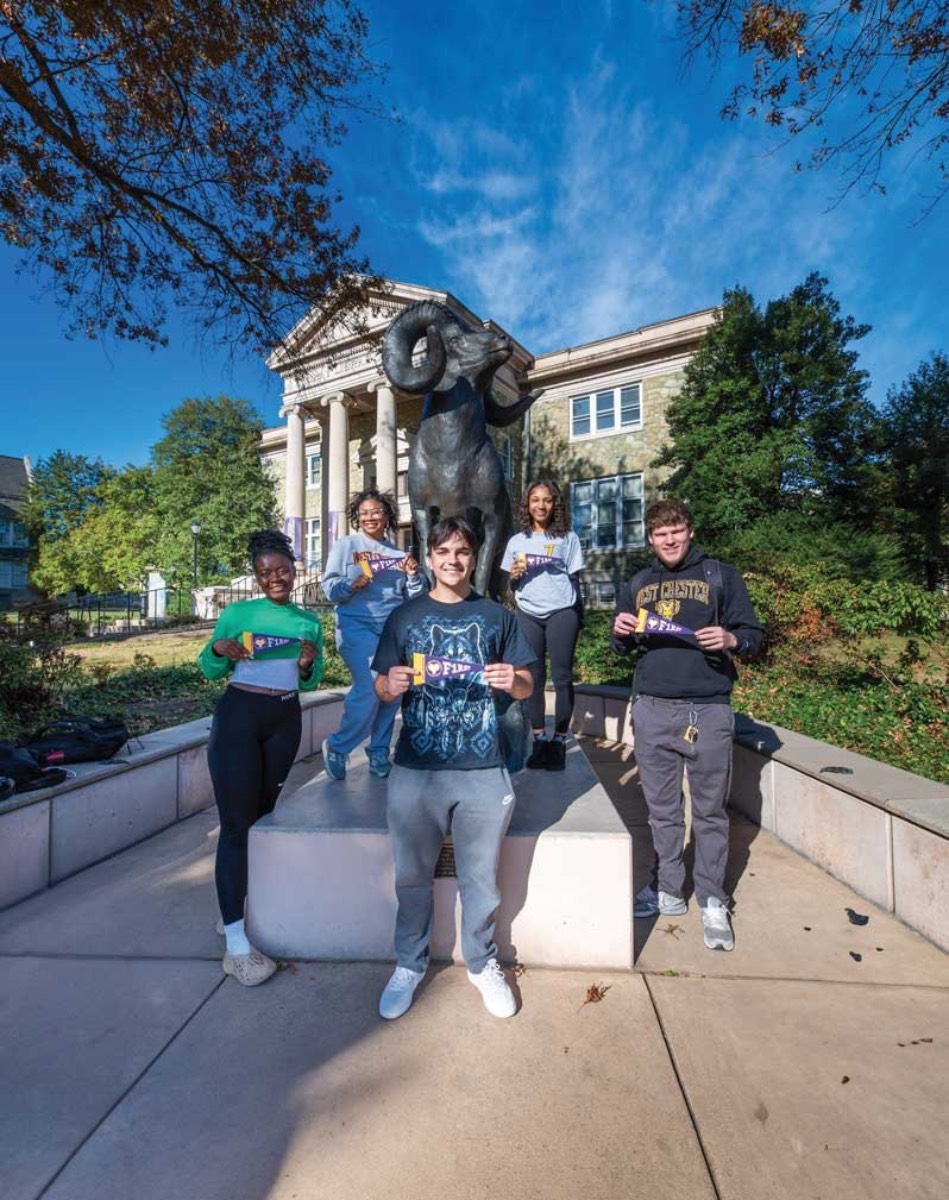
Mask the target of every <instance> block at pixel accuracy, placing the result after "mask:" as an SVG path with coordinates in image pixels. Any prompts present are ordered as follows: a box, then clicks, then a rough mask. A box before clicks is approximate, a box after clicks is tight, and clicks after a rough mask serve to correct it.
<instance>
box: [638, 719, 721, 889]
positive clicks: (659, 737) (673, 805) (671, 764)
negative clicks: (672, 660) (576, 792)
mask: <svg viewBox="0 0 949 1200" xmlns="http://www.w3.org/2000/svg"><path fill="white" fill-rule="evenodd" d="M690 724H694V725H695V726H696V727H697V729H698V737H697V738H696V740H695V741H693V742H689V741H686V739H685V732H686V730H687V729H688V728H689V725H690ZM633 730H634V737H635V743H634V748H635V754H636V763H637V765H638V767H639V780H640V783H641V784H642V787H643V794H644V795H645V797H646V805H647V807H648V809H649V825H650V828H651V829H652V841H653V847H654V848H655V851H656V857H657V860H658V887H659V890H660V891H663V892H668V893H669V894H670V895H672V896H684V895H685V864H684V862H683V849H684V845H685V813H684V811H683V800H682V773H683V770H684V771H685V772H687V774H688V777H689V792H690V794H691V797H692V841H693V843H694V846H695V867H694V870H693V882H694V884H695V896H696V899H697V900H698V902H699V904H700V905H704V904H705V903H706V901H707V900H708V898H709V896H717V897H718V899H719V900H726V899H727V896H726V893H725V869H726V867H727V866H728V814H727V813H726V811H725V804H726V801H727V799H728V792H729V787H730V783H731V770H732V738H733V736H734V732H735V714H734V713H733V712H732V709H731V706H730V705H728V704H694V703H692V702H690V701H688V700H664V699H661V698H660V697H658V696H639V697H637V699H636V702H635V704H634V705H633Z"/></svg>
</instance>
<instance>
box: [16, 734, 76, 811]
mask: <svg viewBox="0 0 949 1200" xmlns="http://www.w3.org/2000/svg"><path fill="white" fill-rule="evenodd" d="M68 777H69V772H68V771H62V770H60V769H59V768H57V767H52V768H51V769H50V770H48V771H46V770H44V769H43V768H42V767H41V766H40V764H39V761H38V760H37V758H36V757H35V755H33V754H31V753H30V751H29V750H28V749H27V748H26V747H25V746H14V744H13V743H12V742H0V778H4V779H6V780H7V781H8V784H9V782H12V783H13V790H12V791H11V792H9V793H8V792H6V787H7V786H8V784H5V785H4V793H5V794H4V795H3V797H2V798H3V799H4V800H6V799H8V798H9V796H10V795H12V794H13V792H16V793H20V792H35V791H38V790H39V789H40V788H47V787H53V786H54V785H55V784H57V783H62V782H63V780H64V779H67V778H68Z"/></svg>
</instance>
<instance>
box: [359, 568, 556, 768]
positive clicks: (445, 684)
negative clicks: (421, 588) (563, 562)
mask: <svg viewBox="0 0 949 1200" xmlns="http://www.w3.org/2000/svg"><path fill="white" fill-rule="evenodd" d="M535 657H536V656H535V654H534V652H533V651H532V650H531V648H530V646H529V645H528V644H527V642H526V641H525V639H524V637H523V635H522V634H521V632H520V630H519V629H518V627H517V622H516V621H515V619H514V616H513V614H512V613H509V612H508V611H507V610H506V609H504V608H502V607H501V605H500V604H495V602H494V601H493V600H487V599H485V597H483V596H480V595H478V593H477V592H472V593H471V594H470V595H469V596H468V597H467V599H465V600H460V601H458V602H456V603H454V604H445V603H443V602H442V601H440V600H433V599H432V598H431V597H430V596H420V597H419V598H418V599H415V600H409V601H408V602H407V603H405V604H403V605H402V606H401V607H400V608H397V609H396V610H395V612H393V613H391V614H390V616H389V617H388V618H387V620H386V623H385V627H384V628H383V630H382V634H381V636H380V638H379V645H378V647H377V649H376V653H375V657H374V658H373V660H372V669H373V671H375V672H376V673H377V674H378V675H386V674H388V672H389V669H390V667H395V666H400V665H403V666H412V667H415V671H416V675H415V680H416V681H415V682H414V683H413V684H412V686H411V687H410V688H409V690H408V691H407V692H406V693H405V694H404V695H403V697H402V732H401V733H400V734H399V740H398V743H397V744H396V748H395V756H394V761H395V762H396V764H397V765H398V766H400V767H409V768H414V769H415V770H424V771H438V770H453V771H459V770H483V769H485V768H487V767H499V766H503V764H504V756H503V754H502V751H501V747H500V743H499V738H498V716H499V714H500V713H503V712H505V711H506V710H507V708H508V707H509V706H510V705H511V704H512V703H513V700H512V699H511V697H510V696H509V695H508V694H507V693H506V692H499V691H496V690H495V689H494V688H492V687H491V685H490V684H489V683H488V682H487V681H486V679H485V677H484V670H483V668H484V667H485V666H486V665H487V664H488V663H499V662H503V663H510V664H511V666H514V667H526V666H527V665H528V664H529V663H532V662H533V661H534V659H535Z"/></svg>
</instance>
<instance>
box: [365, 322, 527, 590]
mask: <svg viewBox="0 0 949 1200" xmlns="http://www.w3.org/2000/svg"><path fill="white" fill-rule="evenodd" d="M423 339H424V342H425V347H426V352H425V356H424V358H423V360H422V361H421V362H419V363H417V364H416V363H415V362H414V360H413V354H414V351H415V349H416V346H417V345H418V343H419V342H421V341H422V340H423ZM513 349H514V347H513V346H512V345H511V341H510V339H509V338H508V337H506V336H505V335H504V334H502V333H499V332H498V331H496V330H494V329H491V328H489V327H482V328H472V326H471V325H469V324H468V323H467V322H465V321H463V320H462V319H461V318H460V317H458V316H457V314H455V313H453V312H452V311H451V310H450V309H449V308H447V307H446V306H445V305H444V304H439V303H438V302H436V301H434V300H422V301H420V302H419V303H417V304H413V305H411V306H410V307H408V308H406V309H405V310H404V311H403V312H401V313H400V314H399V315H398V316H397V317H396V318H395V320H394V321H393V322H392V324H391V325H390V326H389V328H388V329H387V330H386V334H385V338H384V339H383V343H382V367H383V370H384V371H385V373H386V375H387V376H388V378H389V381H390V383H391V384H392V385H393V387H395V388H398V389H399V391H402V392H407V393H409V394H410V395H423V396H424V397H425V400H424V402H423V406H422V420H421V424H420V426H419V431H418V434H417V435H416V437H415V440H414V442H413V443H412V447H411V449H410V451H409V470H408V485H409V501H410V503H411V506H412V519H413V521H414V522H415V528H416V530H417V532H418V536H419V542H420V545H421V547H422V550H423V552H424V548H425V546H426V545H427V543H428V532H429V530H430V529H431V527H432V525H433V524H434V523H435V522H436V521H438V520H439V519H440V518H441V517H450V516H463V517H465V519H466V520H468V521H469V522H470V524H471V525H472V526H473V527H474V528H475V530H476V531H477V534H478V540H479V543H480V549H479V553H478V564H477V567H476V569H475V575H474V587H475V590H476V591H478V592H481V594H482V595H487V596H493V597H494V598H495V599H499V598H500V596H501V594H502V592H503V590H504V583H505V581H504V577H503V574H502V572H501V570H500V561H501V556H502V554H503V552H504V547H505V545H506V544H507V539H508V538H509V537H510V535H511V532H512V517H511V500H510V497H509V495H508V491H507V487H506V485H505V480H504V467H503V466H502V463H501V458H500V455H499V454H498V452H497V449H496V448H495V445H494V443H493V442H492V440H491V438H490V437H489V436H488V425H494V426H497V427H499V428H503V427H504V426H505V425H510V424H512V423H513V422H514V421H516V420H517V419H518V418H519V417H521V416H523V414H524V413H525V412H527V410H528V409H529V408H530V406H531V405H532V404H533V403H534V401H535V400H536V399H537V397H538V396H539V395H540V391H539V390H538V391H535V392H530V393H528V394H527V395H524V396H521V397H520V398H519V399H518V400H516V401H513V402H512V403H509V404H504V403H502V402H500V401H499V400H497V399H496V398H495V396H494V395H493V393H492V390H491V384H492V380H493V378H494V375H495V372H496V371H497V370H498V368H499V367H501V366H502V365H503V364H504V363H505V362H507V360H508V359H509V358H510V357H511V354H512V352H513Z"/></svg>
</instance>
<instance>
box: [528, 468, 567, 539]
mask: <svg viewBox="0 0 949 1200" xmlns="http://www.w3.org/2000/svg"><path fill="white" fill-rule="evenodd" d="M539 487H545V488H546V489H547V491H548V492H550V494H551V496H553V499H554V506H553V508H552V509H551V510H550V520H549V521H548V522H547V528H546V530H545V532H546V533H549V534H550V535H551V537H563V535H564V534H565V533H568V532H569V530H570V513H569V512H568V511H567V505H566V503H565V502H564V498H563V493H562V492H561V491H560V488H559V487H558V486H557V485H556V484H555V483H554V481H553V480H552V479H534V480H532V481H531V482H530V483H529V484H528V485H527V487H526V488H525V489H524V495H523V496H522V497H521V502H520V504H519V505H518V506H517V516H516V517H515V518H514V520H515V522H516V524H517V527H518V529H520V531H521V533H530V531H531V530H532V529H533V528H534V522H533V520H532V519H531V514H530V508H529V505H530V498H531V492H533V491H534V490H535V489H536V488H539Z"/></svg>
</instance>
